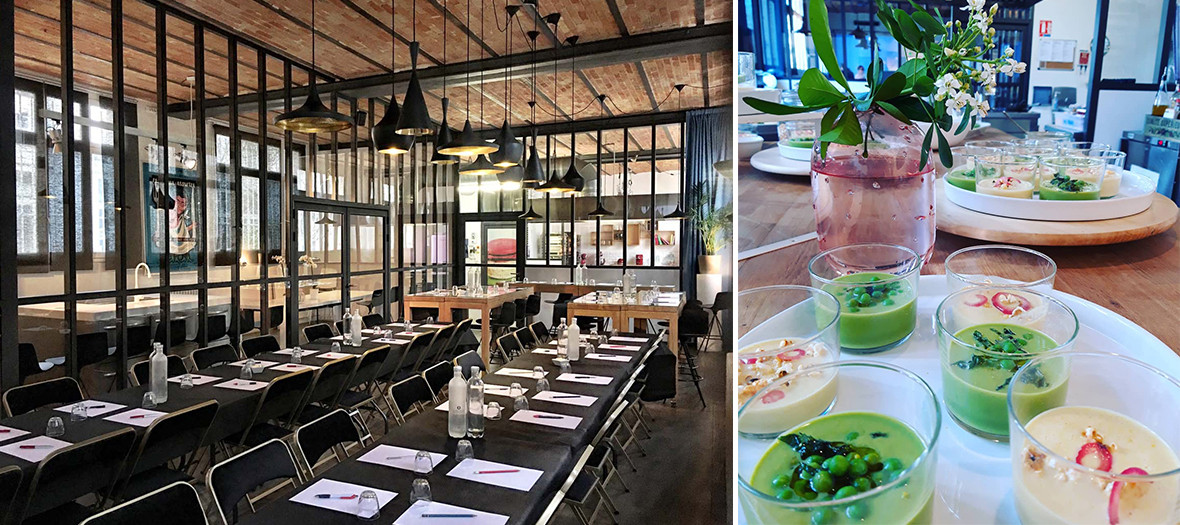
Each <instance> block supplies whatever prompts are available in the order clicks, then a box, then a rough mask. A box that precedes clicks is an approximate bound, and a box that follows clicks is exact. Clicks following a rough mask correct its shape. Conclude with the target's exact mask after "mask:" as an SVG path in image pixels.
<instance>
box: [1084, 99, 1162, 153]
mask: <svg viewBox="0 0 1180 525" xmlns="http://www.w3.org/2000/svg"><path fill="white" fill-rule="evenodd" d="M1154 101H1155V92H1154V91H1113V90H1109V89H1103V90H1102V95H1101V96H1100V97H1099V98H1098V108H1097V109H1096V110H1094V111H1091V112H1090V118H1093V119H1095V120H1094V142H1101V143H1103V144H1111V145H1114V146H1115V147H1118V144H1119V139H1121V138H1122V136H1123V132H1124V131H1126V130H1130V129H1134V130H1141V129H1143V120H1144V117H1145V116H1146V115H1149V114H1151V105H1152V103H1153V102H1154Z"/></svg>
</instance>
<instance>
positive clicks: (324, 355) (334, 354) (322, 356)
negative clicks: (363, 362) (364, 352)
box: [316, 352, 355, 359]
mask: <svg viewBox="0 0 1180 525" xmlns="http://www.w3.org/2000/svg"><path fill="white" fill-rule="evenodd" d="M350 355H355V354H346V353H344V352H324V353H322V354H320V355H317V356H316V358H317V359H341V358H345V357H348V356H350Z"/></svg>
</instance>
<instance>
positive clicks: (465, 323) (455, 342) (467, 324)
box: [439, 319, 478, 359]
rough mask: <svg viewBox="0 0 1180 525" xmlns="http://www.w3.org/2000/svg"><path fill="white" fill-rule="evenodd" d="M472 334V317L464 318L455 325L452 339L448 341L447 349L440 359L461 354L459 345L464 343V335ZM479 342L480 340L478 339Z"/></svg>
mask: <svg viewBox="0 0 1180 525" xmlns="http://www.w3.org/2000/svg"><path fill="white" fill-rule="evenodd" d="M470 334H471V319H464V320H462V321H459V322H458V324H456V325H455V329H454V331H452V332H451V340H450V341H448V342H447V349H446V351H445V352H444V353H443V355H441V356H439V359H452V358H454V357H455V356H457V355H459V345H461V344H462V343H463V336H465V335H470ZM476 342H477V343H478V341H476Z"/></svg>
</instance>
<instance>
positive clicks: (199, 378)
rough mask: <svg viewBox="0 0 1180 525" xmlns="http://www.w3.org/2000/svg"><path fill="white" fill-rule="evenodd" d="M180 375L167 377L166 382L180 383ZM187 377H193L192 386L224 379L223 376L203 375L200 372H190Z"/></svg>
mask: <svg viewBox="0 0 1180 525" xmlns="http://www.w3.org/2000/svg"><path fill="white" fill-rule="evenodd" d="M181 377H183V376H176V377H169V378H168V382H169V383H180V378H181ZM189 377H191V378H192V379H193V386H201V385H204V384H206V383H212V382H214V381H221V380H222V379H225V378H224V377H219V376H204V375H201V374H190V375H189Z"/></svg>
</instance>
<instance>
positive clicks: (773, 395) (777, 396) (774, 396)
mask: <svg viewBox="0 0 1180 525" xmlns="http://www.w3.org/2000/svg"><path fill="white" fill-rule="evenodd" d="M784 397H787V394H785V393H783V391H782V390H778V389H775V390H771V391H770V392H767V393H765V394H763V395H762V404H764V405H769V404H771V403H774V402H776V401H779V400H781V399H782V398H784Z"/></svg>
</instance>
